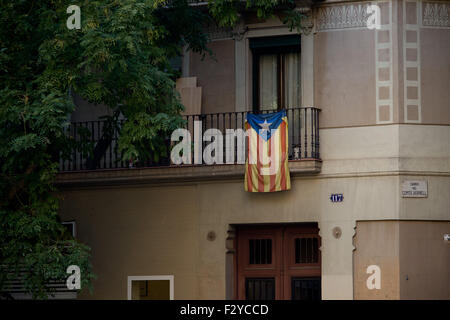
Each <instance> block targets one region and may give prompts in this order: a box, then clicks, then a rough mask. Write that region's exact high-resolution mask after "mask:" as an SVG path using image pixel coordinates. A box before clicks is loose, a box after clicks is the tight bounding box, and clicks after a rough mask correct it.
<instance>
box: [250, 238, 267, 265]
mask: <svg viewBox="0 0 450 320" xmlns="http://www.w3.org/2000/svg"><path fill="white" fill-rule="evenodd" d="M248 247H249V250H248V252H249V264H271V263H272V239H249V240H248Z"/></svg>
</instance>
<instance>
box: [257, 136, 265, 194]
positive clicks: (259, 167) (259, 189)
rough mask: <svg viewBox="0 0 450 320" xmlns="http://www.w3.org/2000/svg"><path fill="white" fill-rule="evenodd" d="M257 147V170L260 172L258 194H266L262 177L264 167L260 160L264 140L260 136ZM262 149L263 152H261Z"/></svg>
mask: <svg viewBox="0 0 450 320" xmlns="http://www.w3.org/2000/svg"><path fill="white" fill-rule="evenodd" d="M257 141H258V142H257V146H256V154H257V155H256V157H257V161H256V163H257V166H256V168H257V170H258V192H264V176H262V175H261V167H262V163H261V159H260V152H261V151H262V146H261V144H262V142H263V141H262V138H261V136H260V135H259V134H257ZM260 148H261V150H260Z"/></svg>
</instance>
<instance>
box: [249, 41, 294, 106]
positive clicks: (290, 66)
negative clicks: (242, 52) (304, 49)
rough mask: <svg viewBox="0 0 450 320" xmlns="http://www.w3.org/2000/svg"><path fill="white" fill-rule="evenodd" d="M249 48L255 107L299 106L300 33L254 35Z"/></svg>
mask: <svg viewBox="0 0 450 320" xmlns="http://www.w3.org/2000/svg"><path fill="white" fill-rule="evenodd" d="M250 49H251V51H252V54H253V109H254V111H276V110H280V109H284V108H293V107H299V106H301V86H300V80H301V73H300V64H301V60H300V36H298V35H294V36H280V37H263V38H253V39H250Z"/></svg>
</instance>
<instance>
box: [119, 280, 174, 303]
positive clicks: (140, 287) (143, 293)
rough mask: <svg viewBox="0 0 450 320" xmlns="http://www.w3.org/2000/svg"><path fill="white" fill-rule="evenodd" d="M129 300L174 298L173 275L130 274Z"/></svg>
mask: <svg viewBox="0 0 450 320" xmlns="http://www.w3.org/2000/svg"><path fill="white" fill-rule="evenodd" d="M128 300H173V276H129V277H128Z"/></svg>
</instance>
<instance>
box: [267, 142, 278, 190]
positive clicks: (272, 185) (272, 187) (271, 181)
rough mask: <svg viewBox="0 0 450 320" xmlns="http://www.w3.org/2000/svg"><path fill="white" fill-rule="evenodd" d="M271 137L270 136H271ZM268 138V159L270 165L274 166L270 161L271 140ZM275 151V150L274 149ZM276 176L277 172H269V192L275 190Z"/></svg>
mask: <svg viewBox="0 0 450 320" xmlns="http://www.w3.org/2000/svg"><path fill="white" fill-rule="evenodd" d="M271 139H272V138H271ZM271 139H269V159H270V166H271V167H272V166H274V165H275V164H273V163H272V140H271ZM275 152H276V150H275ZM276 178H277V174H276V173H275V174H271V175H270V189H269V191H270V192H274V191H275V179H276Z"/></svg>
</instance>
